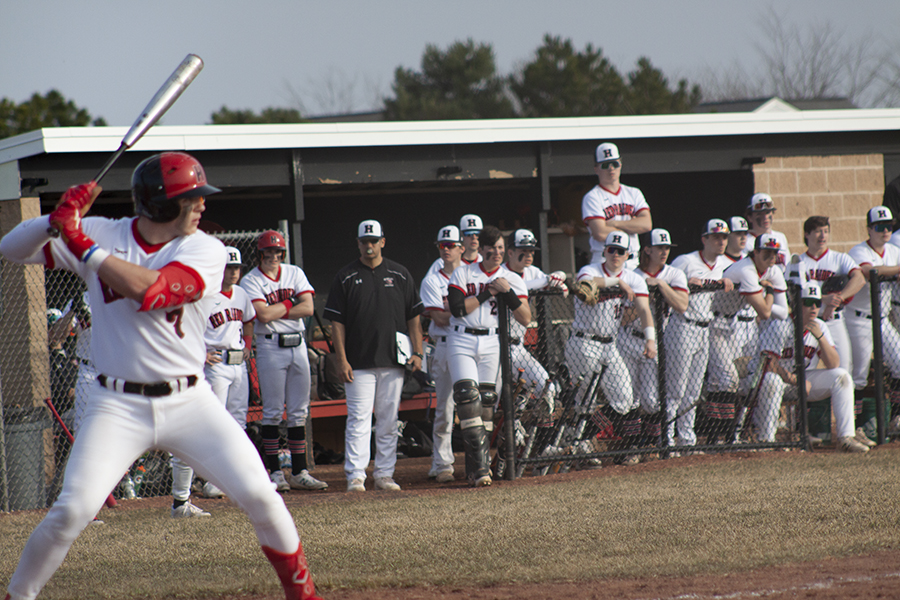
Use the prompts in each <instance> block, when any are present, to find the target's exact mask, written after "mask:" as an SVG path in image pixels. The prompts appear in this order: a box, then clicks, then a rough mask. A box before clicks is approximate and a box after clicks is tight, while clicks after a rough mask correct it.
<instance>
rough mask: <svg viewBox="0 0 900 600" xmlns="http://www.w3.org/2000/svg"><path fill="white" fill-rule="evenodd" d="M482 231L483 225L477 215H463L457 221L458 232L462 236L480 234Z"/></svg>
mask: <svg viewBox="0 0 900 600" xmlns="http://www.w3.org/2000/svg"><path fill="white" fill-rule="evenodd" d="M482 229H484V224H483V223H482V222H481V217H479V216H478V215H463V218H462V219H460V220H459V230H460V231H462V233H463V235H471V234H473V233H481V230H482Z"/></svg>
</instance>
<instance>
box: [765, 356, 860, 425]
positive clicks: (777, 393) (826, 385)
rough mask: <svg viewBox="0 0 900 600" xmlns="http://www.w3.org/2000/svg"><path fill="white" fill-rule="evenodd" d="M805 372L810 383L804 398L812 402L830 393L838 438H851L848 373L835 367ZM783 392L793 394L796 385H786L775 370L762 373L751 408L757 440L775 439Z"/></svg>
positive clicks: (849, 382) (850, 397) (851, 389)
mask: <svg viewBox="0 0 900 600" xmlns="http://www.w3.org/2000/svg"><path fill="white" fill-rule="evenodd" d="M805 375H806V381H808V382H809V384H810V386H811V387H810V391H809V393H808V394H807V395H806V397H807V399H808V400H811V401H816V400H824V399H825V398H827V397H828V396H831V410H832V411H833V412H834V420H835V425H836V429H837V435H838V437H839V438H842V437H845V436H851V437H852V436H853V434H854V432H855V431H856V427H855V420H854V416H853V381H852V380H851V379H850V374H849V373H848V372H847V371H846V370H844V369H842V368H840V367H838V368H836V369H812V370H807V371H806V373H805ZM786 393H787V394H790V395H791V396H793V397H796V395H797V388H796V386H788V385H787V384H786V383H785V382H784V380H783V379H781V377H779V376H778V375H776V374H775V373H766V374H765V376H764V377H763V381H762V385H761V386H760V388H759V395H758V396H757V400H756V408H754V409H753V424H754V425H755V426H756V432H757V437H758V438H759V441H761V442H774V441H775V431H776V428H777V426H778V417H779V414H780V413H781V400H782V397H784V396H785V394H786ZM835 441H836V440H835Z"/></svg>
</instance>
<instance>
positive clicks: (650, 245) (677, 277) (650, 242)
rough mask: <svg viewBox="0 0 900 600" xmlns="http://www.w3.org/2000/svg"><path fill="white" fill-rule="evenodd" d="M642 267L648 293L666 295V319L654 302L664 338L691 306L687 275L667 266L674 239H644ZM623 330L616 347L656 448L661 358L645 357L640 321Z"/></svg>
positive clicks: (652, 235) (658, 233)
mask: <svg viewBox="0 0 900 600" xmlns="http://www.w3.org/2000/svg"><path fill="white" fill-rule="evenodd" d="M640 238H641V257H640V264H639V266H638V268H637V269H635V271H634V272H635V273H636V274H637V275H639V276H641V277H643V278H644V283H646V284H647V287H648V289H649V288H651V287H652V288H654V289H655V290H656V292H657V293H658V294H661V295H662V298H663V301H664V302H665V305H664V306H665V308H664V311H663V314H662V315H657V314H656V305H655V302H654V298H653V297H651V298H650V310H651V312H652V313H653V322H654V324H661V325H662V326H661V328H660V329H659V331H660V332H662V333H661V334H660V335H664V332H665V328H666V324H667V323H668V321H669V313H670V311H675V312H676V313H684V311H685V310H686V309H687V305H688V285H687V278H686V277H685V275H684V271H681V270H680V269H676V268H674V267H672V266H671V265H668V264H666V262H667V261H668V260H669V253H670V251H671V249H672V246H674V245H675V244H673V243H672V236H671V235H670V234H669V232H668V231H667V230H665V229H653V230H652V231H650V232H649V233H642V234H641V236H640ZM625 321H627V322H625V323H623V325H622V327H621V328H620V329H619V334H618V338H617V340H616V343H617V345H618V347H619V352H620V353H621V355H622V359H623V360H624V361H625V364H626V366H627V367H628V371H629V372H630V373H631V383H632V389H633V391H634V397H635V398H636V399H637V402H638V404H639V405H640V409H641V415H642V416H641V426H642V429H643V436H644V444H642V445H645V444H653V443H655V442H656V441H657V440H659V436H660V435H661V434H662V413H661V412H660V406H659V361H658V358H657V357H653V358H647V357H646V356H645V355H644V332H643V329H642V327H641V323H640V319H638V318H634V319H633V320H629V319H625Z"/></svg>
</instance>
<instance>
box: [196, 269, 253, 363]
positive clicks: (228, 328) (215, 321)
mask: <svg viewBox="0 0 900 600" xmlns="http://www.w3.org/2000/svg"><path fill="white" fill-rule="evenodd" d="M211 301H212V308H211V309H210V313H209V318H208V319H207V325H206V334H205V335H204V336H203V338H204V340H206V347H207V348H215V349H217V350H240V349H242V348H243V347H244V323H249V322H250V321H252V320H253V319H255V318H256V309H255V308H253V303H252V302H251V301H250V296H248V295H247V292H245V291H244V288H242V287H241V286H239V285H235V286H232V287H231V291H229V292H227V293H226V292H221V291H220V292H219V293H218V294H216V295H214V296H212V298H211Z"/></svg>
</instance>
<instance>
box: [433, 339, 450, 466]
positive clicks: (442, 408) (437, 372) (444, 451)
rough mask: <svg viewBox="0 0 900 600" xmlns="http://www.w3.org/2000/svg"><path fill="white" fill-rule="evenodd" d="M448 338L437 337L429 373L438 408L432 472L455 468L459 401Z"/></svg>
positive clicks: (435, 420)
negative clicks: (455, 399) (454, 439)
mask: <svg viewBox="0 0 900 600" xmlns="http://www.w3.org/2000/svg"><path fill="white" fill-rule="evenodd" d="M447 353H448V347H447V339H446V337H444V341H441V340H437V341H436V342H435V344H434V353H432V355H431V366H430V367H429V370H428V374H429V375H431V377H432V378H433V379H434V392H435V401H436V404H435V408H434V428H433V430H432V434H431V439H432V443H433V445H434V449H433V451H432V454H431V470H430V473H431V474H432V475H437V474H438V473H440V472H441V471H449V470H452V469H453V462H454V456H453V445H452V443H451V438H452V435H453V411H454V408H455V407H456V404H455V403H454V402H453V379H452V378H451V377H450V368H449V366H448V364H447Z"/></svg>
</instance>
